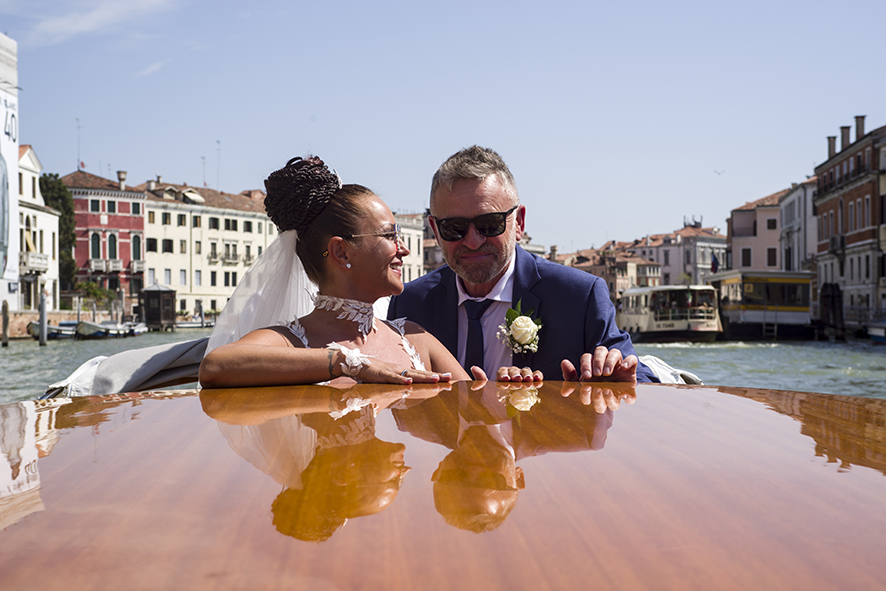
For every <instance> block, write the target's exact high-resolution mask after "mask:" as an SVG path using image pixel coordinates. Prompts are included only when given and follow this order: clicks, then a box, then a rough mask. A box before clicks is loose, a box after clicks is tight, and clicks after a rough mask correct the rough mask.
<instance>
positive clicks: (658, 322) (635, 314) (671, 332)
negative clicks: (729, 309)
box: [615, 285, 722, 343]
mask: <svg viewBox="0 0 886 591" xmlns="http://www.w3.org/2000/svg"><path fill="white" fill-rule="evenodd" d="M615 322H616V324H617V325H618V327H619V328H620V329H622V330H624V331H626V332H628V333H629V334H630V335H631V339H632V340H634V341H635V342H659V343H662V342H679V341H685V342H694V343H698V342H708V343H709V342H712V341H714V340H715V339H716V338H717V335H718V334H719V333H720V332H721V331H722V328H721V326H720V318H719V315H718V314H717V292H716V291H715V290H714V288H712V287H711V286H709V285H658V286H654V287H633V288H631V289H628V290H625V292H624V293H623V294H622V299H621V306H620V308H619V311H618V313H617V314H616V315H615Z"/></svg>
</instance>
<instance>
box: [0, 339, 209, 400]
mask: <svg viewBox="0 0 886 591" xmlns="http://www.w3.org/2000/svg"><path fill="white" fill-rule="evenodd" d="M211 332H212V329H209V328H205V329H204V328H193V329H192V328H189V329H182V330H177V331H175V332H148V333H145V334H142V335H139V336H136V337H126V338H119V339H99V340H88V341H80V340H77V341H75V340H73V339H62V340H52V341H48V342H47V343H46V346H45V347H41V346H40V345H39V344H38V343H37V341H35V340H33V339H27V340H11V341H9V347H5V348H0V404H3V403H6V402H14V401H18V400H33V399H35V398H38V397H39V396H41V395H42V394H43V393H44V392H45V391H46V386H48V385H49V384H53V383H55V382H58V381H61V380H63V379H65V378H66V377H68V376H69V375H71V373H73V371H74V370H75V369H77V368H78V367H80V365H82V364H83V363H84V362H86V361H88V360H90V359H92V358H93V357H97V356H99V355H105V356H110V355H113V354H114V353H119V352H120V351H127V350H129V349H141V348H143V347H152V346H154V345H162V344H166V343H175V342H179V341H187V340H190V339H198V338H201V337H208V336H209V333H211ZM181 387H186V386H181Z"/></svg>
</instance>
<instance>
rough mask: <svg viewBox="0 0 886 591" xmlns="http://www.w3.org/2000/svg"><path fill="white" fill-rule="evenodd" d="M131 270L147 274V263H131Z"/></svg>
mask: <svg viewBox="0 0 886 591" xmlns="http://www.w3.org/2000/svg"><path fill="white" fill-rule="evenodd" d="M129 270H130V271H131V272H133V273H144V272H145V262H144V261H134V260H133V261H129Z"/></svg>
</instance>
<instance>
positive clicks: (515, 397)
mask: <svg viewBox="0 0 886 591" xmlns="http://www.w3.org/2000/svg"><path fill="white" fill-rule="evenodd" d="M539 400H540V398H539V397H538V388H535V387H532V388H527V389H525V390H513V391H512V392H511V393H510V394H509V395H508V403H509V404H510V405H511V406H513V407H514V408H516V409H517V410H522V411H524V412H525V411H527V410H529V409H530V408H532V407H533V406H535V404H536V403H537V402H538V401H539Z"/></svg>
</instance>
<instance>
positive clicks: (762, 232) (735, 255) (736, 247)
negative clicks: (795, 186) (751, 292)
mask: <svg viewBox="0 0 886 591" xmlns="http://www.w3.org/2000/svg"><path fill="white" fill-rule="evenodd" d="M790 191H791V190H790V189H784V190H782V191H778V192H777V193H773V194H771V195H767V196H766V197H761V198H760V199H757V200H756V201H749V202H747V203H745V204H744V205H742V206H741V207H737V208H735V209H733V210H732V211H731V212H730V214H729V219H728V220H726V227H727V230H726V241H727V247H726V269H735V270H739V271H777V270H779V269H780V268H781V262H780V261H781V257H780V256H779V250H780V245H779V239H780V236H781V234H780V230H779V218H780V211H779V205H778V202H779V199H781V197H783V196H785V195H787V194H788V193H789V192H790Z"/></svg>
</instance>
